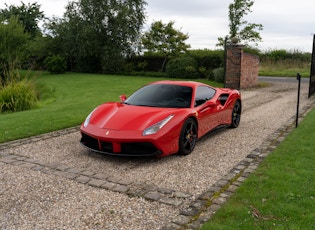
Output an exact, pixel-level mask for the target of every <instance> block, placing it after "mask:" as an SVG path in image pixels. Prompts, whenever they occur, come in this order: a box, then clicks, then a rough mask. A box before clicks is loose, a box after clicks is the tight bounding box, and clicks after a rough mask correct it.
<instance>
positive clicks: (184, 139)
mask: <svg viewBox="0 0 315 230" xmlns="http://www.w3.org/2000/svg"><path fill="white" fill-rule="evenodd" d="M197 133H198V128H197V124H196V122H195V121H194V119H192V118H188V119H187V120H186V121H185V123H184V125H183V127H182V130H181V132H180V137H179V150H178V154H180V155H188V154H190V153H191V152H192V151H193V150H194V148H195V145H196V142H197Z"/></svg>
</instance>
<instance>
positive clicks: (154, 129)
mask: <svg viewBox="0 0 315 230" xmlns="http://www.w3.org/2000/svg"><path fill="white" fill-rule="evenodd" d="M173 117H174V115H169V116H168V117H167V118H165V119H164V120H162V121H159V122H158V123H155V124H154V125H152V126H150V127H149V128H147V129H145V130H144V131H143V134H142V135H143V136H146V135H151V134H155V133H157V132H158V131H159V130H160V129H162V128H163V126H164V125H166V124H167V122H169V121H170V120H171V119H172V118H173Z"/></svg>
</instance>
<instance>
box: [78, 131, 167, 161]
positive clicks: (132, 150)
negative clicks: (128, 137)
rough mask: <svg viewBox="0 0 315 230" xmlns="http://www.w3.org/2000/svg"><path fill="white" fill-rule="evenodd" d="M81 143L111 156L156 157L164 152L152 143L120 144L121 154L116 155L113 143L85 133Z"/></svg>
mask: <svg viewBox="0 0 315 230" xmlns="http://www.w3.org/2000/svg"><path fill="white" fill-rule="evenodd" d="M81 143H82V144H83V145H84V146H86V147H87V148H89V149H91V150H94V151H96V152H101V153H106V154H110V155H121V156H156V155H160V154H162V152H161V151H160V150H158V149H157V148H156V147H155V146H154V145H153V144H151V143H150V142H134V143H120V145H121V152H118V153H116V152H115V153H114V150H113V143H111V142H106V141H101V140H100V141H99V140H98V139H97V138H94V137H91V136H89V135H86V134H84V133H82V137H81Z"/></svg>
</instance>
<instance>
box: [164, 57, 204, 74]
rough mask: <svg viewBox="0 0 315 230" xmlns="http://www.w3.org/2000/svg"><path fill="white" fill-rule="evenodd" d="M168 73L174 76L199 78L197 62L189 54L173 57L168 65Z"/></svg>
mask: <svg viewBox="0 0 315 230" xmlns="http://www.w3.org/2000/svg"><path fill="white" fill-rule="evenodd" d="M166 73H167V75H168V77H173V78H184V79H194V78H198V71H197V62H196V61H195V59H194V58H191V57H188V56H183V57H179V58H175V59H172V60H170V61H169V62H168V63H167V65H166Z"/></svg>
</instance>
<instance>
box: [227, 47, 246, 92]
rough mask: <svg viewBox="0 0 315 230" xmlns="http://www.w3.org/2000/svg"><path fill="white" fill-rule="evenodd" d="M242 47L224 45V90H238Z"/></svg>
mask: <svg viewBox="0 0 315 230" xmlns="http://www.w3.org/2000/svg"><path fill="white" fill-rule="evenodd" d="M243 48H244V46H243V45H237V44H231V45H226V48H225V49H226V50H225V52H226V56H225V82H224V86H225V87H226V88H233V89H240V86H241V73H242V72H241V66H242V55H243Z"/></svg>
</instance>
